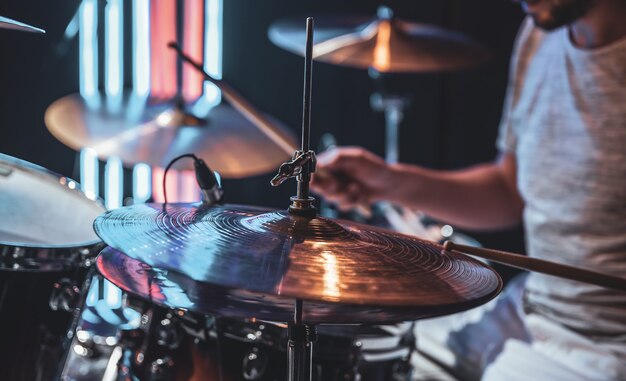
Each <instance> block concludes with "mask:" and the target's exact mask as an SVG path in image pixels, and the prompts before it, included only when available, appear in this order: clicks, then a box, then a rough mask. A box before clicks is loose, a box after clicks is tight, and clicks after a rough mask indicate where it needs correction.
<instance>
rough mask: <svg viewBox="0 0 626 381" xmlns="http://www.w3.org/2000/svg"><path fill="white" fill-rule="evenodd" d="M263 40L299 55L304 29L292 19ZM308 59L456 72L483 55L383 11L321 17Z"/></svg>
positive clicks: (452, 36) (474, 46)
mask: <svg viewBox="0 0 626 381" xmlns="http://www.w3.org/2000/svg"><path fill="white" fill-rule="evenodd" d="M268 36H269V39H270V40H271V41H272V42H273V43H274V44H275V45H277V46H279V47H281V48H283V49H285V50H288V51H290V52H292V53H295V54H299V55H304V43H303V42H304V39H305V30H304V27H303V23H302V20H300V19H298V18H289V19H282V20H278V21H276V22H274V23H273V24H272V25H271V26H270V28H269V31H268ZM314 42H315V45H314V46H313V59H315V60H318V61H322V62H327V63H330V64H334V65H340V66H349V67H354V68H360V69H369V68H374V69H376V70H377V71H379V72H387V73H402V72H404V73H407V72H432V71H446V70H459V69H464V68H469V67H472V66H476V65H478V64H480V63H483V62H485V61H486V60H487V59H489V57H490V53H489V51H488V50H487V49H486V48H485V47H484V46H482V45H481V44H479V43H478V42H476V41H474V40H472V39H471V38H469V37H467V36H464V35H463V34H460V33H457V32H453V31H450V30H446V29H443V28H440V27H437V26H434V25H428V24H418V23H414V22H410V21H406V20H401V19H395V18H393V17H392V15H391V11H390V10H389V9H388V8H384V7H383V8H381V9H380V10H379V12H378V16H377V17H375V18H373V19H372V18H371V17H369V16H354V15H327V16H323V15H322V16H318V17H316V18H315V38H314Z"/></svg>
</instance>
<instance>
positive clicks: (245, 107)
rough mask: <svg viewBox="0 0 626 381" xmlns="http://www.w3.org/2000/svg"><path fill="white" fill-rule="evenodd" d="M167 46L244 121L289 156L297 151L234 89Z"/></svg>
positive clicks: (171, 44)
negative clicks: (205, 81) (205, 80)
mask: <svg viewBox="0 0 626 381" xmlns="http://www.w3.org/2000/svg"><path fill="white" fill-rule="evenodd" d="M168 46H169V47H170V48H172V49H174V50H176V52H177V53H178V55H179V56H180V58H181V59H182V60H183V61H185V62H187V63H188V64H190V65H191V66H192V67H193V68H194V69H196V70H197V71H198V72H199V73H201V74H202V75H203V76H204V78H205V79H207V80H208V81H209V82H211V83H213V84H215V86H217V87H218V88H219V89H220V90H222V93H223V94H224V98H226V99H228V102H230V104H231V105H232V106H233V107H234V108H235V109H236V110H237V111H239V112H240V113H241V114H242V115H243V116H244V117H245V118H246V119H248V120H249V121H250V123H252V124H254V125H255V126H257V127H258V128H259V129H260V130H261V131H263V133H265V135H267V136H268V137H269V138H270V139H271V140H272V141H273V142H274V143H276V145H278V146H279V147H280V148H281V149H282V150H283V151H285V153H287V154H288V155H289V156H291V155H293V153H294V152H295V151H296V150H297V147H296V146H295V145H293V144H292V142H290V141H289V139H287V138H286V137H285V136H284V135H283V134H281V133H280V132H279V130H278V128H276V126H275V125H274V123H272V122H271V121H270V120H269V119H268V118H267V117H266V116H265V115H263V113H261V112H260V111H259V110H258V109H257V108H256V107H254V106H253V105H252V103H250V102H248V100H247V99H245V98H244V97H243V96H241V94H239V93H238V92H237V90H235V89H234V88H232V87H231V86H230V85H229V84H228V83H226V82H225V81H224V80H222V79H217V78H213V77H212V76H211V75H209V74H208V73H207V72H206V71H204V68H203V67H202V65H200V64H199V63H197V62H195V61H194V60H192V59H191V57H189V56H187V55H186V54H185V53H184V52H183V50H182V49H181V48H180V46H179V45H178V44H177V43H175V42H170V43H169V44H168Z"/></svg>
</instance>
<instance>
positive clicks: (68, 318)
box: [0, 267, 89, 381]
mask: <svg viewBox="0 0 626 381" xmlns="http://www.w3.org/2000/svg"><path fill="white" fill-rule="evenodd" d="M88 271H89V269H88V268H85V267H79V268H72V269H69V270H64V271H48V272H43V273H42V272H11V271H0V337H1V338H2V340H0V368H1V369H3V377H2V379H3V380H4V379H6V380H11V381H26V380H29V381H30V380H54V379H56V377H57V376H58V371H59V369H58V365H59V363H60V362H61V361H62V359H63V357H64V354H65V351H66V346H67V338H68V332H69V330H70V329H71V326H72V321H73V318H74V314H75V310H74V308H75V307H78V306H73V305H72V304H73V303H76V304H80V302H81V300H80V299H81V297H82V295H81V291H82V289H83V282H84V280H85V277H86V273H87V272H88ZM60 287H62V288H65V287H69V289H68V290H60V289H59V288H60ZM64 291H66V292H71V293H74V292H75V294H73V295H63V296H62V297H64V298H70V299H71V298H73V300H69V299H67V300H66V303H65V307H67V308H61V307H62V306H63V305H64V303H57V306H59V307H60V308H59V309H58V310H56V311H55V310H53V309H52V308H51V306H50V304H51V299H52V298H53V297H54V294H55V293H57V297H58V296H59V295H58V293H59V292H64ZM57 302H58V300H57Z"/></svg>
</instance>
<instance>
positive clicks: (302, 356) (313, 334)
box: [287, 299, 317, 381]
mask: <svg viewBox="0 0 626 381" xmlns="http://www.w3.org/2000/svg"><path fill="white" fill-rule="evenodd" d="M302 308H303V302H302V299H296V306H295V310H294V319H293V322H291V323H289V342H288V344H287V359H288V367H289V376H288V378H287V380H288V381H311V380H312V377H313V373H312V371H313V343H314V342H315V341H316V340H317V329H316V327H315V325H311V324H303V323H302Z"/></svg>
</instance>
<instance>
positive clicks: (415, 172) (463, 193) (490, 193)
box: [386, 153, 524, 229]
mask: <svg viewBox="0 0 626 381" xmlns="http://www.w3.org/2000/svg"><path fill="white" fill-rule="evenodd" d="M390 169H391V173H392V175H391V176H392V178H394V179H395V180H394V181H393V183H394V186H392V187H390V188H389V194H388V195H387V197H386V198H388V199H389V200H390V201H391V202H394V203H397V204H399V205H404V206H406V207H410V208H414V209H417V210H422V211H423V212H425V213H426V214H428V215H429V216H432V217H434V218H436V219H439V220H441V221H445V222H448V223H450V224H453V225H457V226H459V227H464V228H470V229H495V228H502V227H510V226H513V225H516V224H518V223H519V222H520V221H521V218H522V210H523V207H524V204H523V201H522V199H521V197H520V195H519V193H518V191H517V186H516V172H517V165H516V160H515V157H514V156H513V155H510V154H506V153H504V154H502V155H501V156H500V157H499V159H498V160H496V161H495V162H493V163H487V164H481V165H477V166H474V167H470V168H467V169H463V170H456V171H435V170H430V169H426V168H422V167H418V166H413V165H406V164H395V165H392V166H390Z"/></svg>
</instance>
